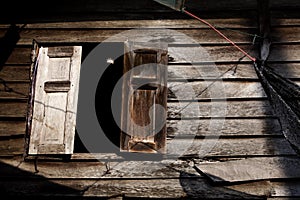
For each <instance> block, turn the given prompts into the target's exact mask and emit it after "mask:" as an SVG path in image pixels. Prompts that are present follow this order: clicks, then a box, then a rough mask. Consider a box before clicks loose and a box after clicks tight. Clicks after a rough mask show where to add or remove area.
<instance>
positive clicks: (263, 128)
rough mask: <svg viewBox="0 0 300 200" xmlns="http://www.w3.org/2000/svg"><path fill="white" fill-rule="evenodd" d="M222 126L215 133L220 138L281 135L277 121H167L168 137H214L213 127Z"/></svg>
mask: <svg viewBox="0 0 300 200" xmlns="http://www.w3.org/2000/svg"><path fill="white" fill-rule="evenodd" d="M218 124H222V125H223V126H222V128H220V129H219V130H218V132H217V134H218V135H220V136H232V137H235V136H237V137H238V136H256V135H257V136H262V135H274V136H275V135H282V133H281V127H280V124H279V122H278V120H277V119H225V120H218V119H209V120H207V119H206V120H182V121H178V120H168V121H167V129H168V136H169V137H173V136H175V135H189V134H193V135H197V136H211V135H215V134H216V133H214V131H213V127H214V126H216V125H218Z"/></svg>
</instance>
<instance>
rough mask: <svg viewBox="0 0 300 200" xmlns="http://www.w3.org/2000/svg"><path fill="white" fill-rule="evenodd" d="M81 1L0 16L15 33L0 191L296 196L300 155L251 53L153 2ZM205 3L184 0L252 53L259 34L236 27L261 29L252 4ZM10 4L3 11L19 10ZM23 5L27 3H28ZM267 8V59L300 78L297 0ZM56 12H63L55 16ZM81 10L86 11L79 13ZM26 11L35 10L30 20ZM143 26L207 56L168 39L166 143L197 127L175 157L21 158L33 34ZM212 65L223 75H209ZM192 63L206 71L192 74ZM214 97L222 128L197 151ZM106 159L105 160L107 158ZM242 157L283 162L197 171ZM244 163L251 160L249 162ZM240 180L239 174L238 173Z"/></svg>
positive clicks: (72, 34)
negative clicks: (222, 177) (215, 175)
mask: <svg viewBox="0 0 300 200" xmlns="http://www.w3.org/2000/svg"><path fill="white" fill-rule="evenodd" d="M72 2H73V1H72ZM85 2H86V3H85V4H84V6H82V2H80V1H79V2H78V1H76V3H75V4H76V5H75V4H74V5H73V6H72V7H68V5H70V3H71V2H69V1H63V4H62V5H64V6H60V7H58V8H57V6H56V4H54V3H53V4H51V5H50V6H49V8H51V9H52V8H53V9H52V11H53V12H52V11H51V9H49V10H48V11H45V12H42V11H41V10H42V9H40V6H38V5H39V4H38V3H37V2H36V3H35V4H34V5H35V6H36V7H35V6H34V7H33V9H36V10H37V12H36V13H34V12H32V11H30V12H28V13H25V14H22V15H20V16H22V17H17V16H15V15H13V16H12V14H10V15H8V16H3V17H2V23H1V24H0V38H2V39H1V41H0V43H1V42H2V43H3V44H4V46H5V45H6V44H7V43H5V42H4V41H7V40H5V38H6V39H9V41H11V42H13V41H14V40H13V38H11V35H7V31H8V30H9V27H11V23H14V22H16V26H17V27H19V28H20V30H19V31H20V32H19V35H20V38H19V40H18V41H17V43H16V45H15V46H14V48H13V49H12V51H11V52H10V51H9V48H8V47H10V46H9V45H6V47H7V48H1V50H2V49H3V50H4V51H5V50H6V51H7V55H8V58H7V59H5V56H3V57H4V58H3V60H4V61H5V62H4V64H3V65H2V66H0V107H1V109H0V160H1V163H0V167H1V170H0V177H1V181H0V188H1V189H0V191H4V192H5V193H6V194H8V195H14V194H23V195H25V196H26V195H27V196H32V195H33V196H35V195H41V196H44V197H45V196H47V195H51V194H53V193H55V194H57V195H58V196H86V197H95V196H97V197H110V198H120V199H122V198H136V197H144V198H162V197H163V198H187V199H189V198H191V197H195V198H199V197H201V198H204V199H216V198H219V199H242V198H243V199H245V198H246V199H266V198H270V199H277V198H279V197H299V196H300V190H299V186H300V181H299V178H300V175H299V173H298V172H297V169H298V168H297V167H299V159H298V157H297V154H296V152H295V151H294V150H293V149H292V148H291V147H290V145H289V143H288V141H287V140H286V139H285V138H284V136H283V135H282V132H281V131H282V130H281V127H280V124H279V121H278V119H277V117H276V116H275V115H274V113H273V111H272V107H271V105H270V102H269V101H268V98H267V96H266V94H265V93H264V90H263V88H262V86H261V83H260V80H259V79H258V77H257V75H256V73H255V70H254V68H253V65H252V62H251V61H250V60H249V59H247V58H243V59H242V57H243V55H242V54H241V53H240V52H239V51H238V50H236V49H235V48H233V47H232V46H231V45H230V44H228V42H226V41H225V40H223V39H222V38H220V37H219V36H218V35H217V34H216V33H215V32H213V31H212V30H211V29H209V28H208V27H206V26H205V25H203V24H201V23H200V22H198V21H195V20H193V19H190V18H189V17H187V16H185V15H183V14H182V13H175V12H174V11H171V10H170V9H168V8H164V7H162V6H160V5H158V4H156V3H154V2H152V1H132V2H130V1H126V3H124V2H125V1H121V0H119V1H118V2H116V4H114V5H111V4H110V3H109V1H104V2H102V1H101V6H100V5H99V4H97V3H96V1H92V0H90V1H85ZM211 2H212V1H201V2H198V1H197V2H196V1H190V2H188V3H187V7H188V8H190V9H191V10H193V11H195V12H196V13H198V15H199V16H203V17H205V18H206V19H207V20H208V21H209V22H211V23H213V24H214V25H216V26H218V27H223V28H226V29H223V30H222V31H223V33H224V34H226V35H227V36H228V37H229V38H231V39H232V40H234V41H235V42H237V44H239V45H240V46H241V47H242V48H243V49H245V50H246V51H249V53H250V54H251V55H253V56H257V55H258V45H257V43H258V42H259V38H256V40H253V39H254V38H253V35H249V34H244V33H250V34H258V32H259V31H258V26H259V24H258V22H257V15H258V13H257V4H256V2H255V1H237V0H234V1H225V0H224V1H218V2H219V3H218V4H215V3H211ZM73 3H74V2H73ZM12 5H13V4H12ZM12 5H11V7H10V8H11V9H16V10H18V9H20V8H15V7H12ZM20 5H21V4H20ZM291 5H294V6H291ZM23 6H25V7H27V8H28V7H30V6H29V5H27V4H26V5H23ZM270 6H271V25H272V27H271V36H272V46H271V55H270V57H269V61H270V65H271V66H272V68H274V69H275V70H276V71H277V72H279V73H280V74H282V75H283V76H284V77H287V78H290V79H292V80H293V81H295V82H296V83H297V84H299V83H300V64H299V61H300V60H299V59H300V57H299V53H300V45H299V41H300V30H299V28H300V16H299V14H298V10H297V9H298V8H299V7H300V5H299V3H298V1H290V2H286V1H281V0H277V1H272V2H271V5H270ZM71 8H72V9H71ZM282 8H285V9H282ZM64 9H66V10H64ZM91 10H92V11H93V12H91ZM62 11H66V13H64V14H63V13H62ZM114 11H117V12H116V13H114ZM67 13H69V14H70V15H67ZM86 13H90V15H89V16H86ZM34 15H35V16H38V17H39V18H32V16H34ZM47 16H48V17H47ZM62 17H63V18H62ZM122 17H123V18H122ZM174 18H177V19H174ZM121 19H126V20H121ZM137 19H139V20H137ZM145 26H147V27H153V28H167V29H171V30H176V31H178V32H180V33H184V34H186V35H187V36H189V37H191V38H193V39H194V40H196V41H197V42H198V43H199V44H200V45H201V47H202V48H203V49H205V50H206V51H207V52H208V53H209V55H210V58H209V59H207V58H205V60H203V59H200V57H199V60H194V62H192V60H186V59H183V58H185V56H184V55H186V54H189V53H190V52H191V51H192V52H193V48H196V47H195V46H193V45H189V44H180V43H176V41H179V40H178V38H177V36H176V35H175V36H173V38H171V40H172V41H175V42H173V44H171V45H169V56H170V58H172V59H171V60H170V62H169V66H168V87H169V88H170V93H169V96H168V119H167V122H168V123H167V127H168V142H169V143H171V142H172V138H174V137H175V135H176V134H179V135H189V134H191V133H192V131H195V130H196V133H197V135H196V137H195V140H194V141H193V145H192V146H191V148H189V149H188V151H187V152H185V155H184V156H183V159H178V160H177V159H176V161H174V160H164V161H162V162H155V161H139V162H138V161H136V162H133V161H131V162H130V161H122V158H120V157H118V156H116V155H111V154H104V155H103V154H101V155H98V156H99V157H100V158H101V161H100V162H99V161H98V160H97V159H95V158H93V157H92V156H91V155H89V154H83V153H77V154H75V155H74V156H73V157H72V159H71V160H69V161H62V160H59V159H58V160H53V159H49V158H40V159H39V160H38V161H37V160H29V161H25V162H23V161H22V155H23V153H24V133H25V116H26V111H27V99H28V92H29V86H30V82H29V73H30V64H31V60H30V53H31V47H32V40H33V39H35V40H37V41H38V42H40V43H44V44H51V45H54V44H55V45H63V44H80V45H83V46H86V45H89V44H97V43H99V42H102V41H104V40H105V39H107V38H108V37H110V36H112V35H114V34H117V33H121V32H122V31H124V30H129V29H132V28H140V27H145ZM229 29H230V30H229ZM166 37H167V36H166ZM151 39H153V38H149V41H150V40H151ZM169 39H170V38H169ZM253 41H254V43H253ZM4 55H5V54H4ZM191 64H192V65H191ZM214 66H216V68H217V69H218V71H219V72H220V74H221V75H222V76H215V74H212V73H210V72H211V69H212V67H214ZM199 71H200V72H203V74H205V76H201V74H200V75H199V74H198V73H196V72H199ZM178 74H179V75H178ZM182 74H184V77H182V76H181V75H182ZM186 80H188V81H187V82H186ZM220 80H222V83H223V85H222V86H223V87H224V88H225V90H224V94H223V95H219V96H218V95H217V96H216V97H214V98H213V99H212V97H211V94H210V93H209V91H214V90H216V89H218V87H217V86H219V85H218V83H219V82H220ZM208 86H209V87H208ZM182 87H183V88H185V87H188V88H192V89H193V90H194V91H195V93H196V94H197V95H196V98H193V99H191V98H187V99H177V98H176V97H175V96H174V94H176V92H177V91H179V90H180V89H182ZM207 88H208V89H207ZM172 91H173V92H172ZM212 100H214V101H212ZM180 102H183V104H188V105H189V106H191V107H194V108H197V107H199V110H200V112H199V113H198V114H197V115H193V114H191V113H187V115H185V116H184V117H185V118H184V119H181V112H182V110H181V109H182V104H181V103H180ZM212 105H215V106H216V105H217V106H220V107H222V106H224V105H225V106H227V113H226V117H225V123H224V125H223V127H222V128H221V129H220V130H219V131H218V132H217V133H215V136H218V137H219V136H220V138H219V140H218V141H217V143H216V145H215V147H214V148H213V149H212V150H211V151H209V152H208V153H207V154H206V156H205V157H204V158H201V157H200V158H199V156H197V154H198V151H199V148H200V147H201V145H202V143H203V141H205V142H209V141H213V139H207V138H206V136H213V135H211V132H210V131H209V125H210V123H212V122H215V123H218V120H219V121H221V120H222V118H220V116H217V115H212V114H211V113H212V110H211V109H212ZM221 117H222V116H221ZM191 128H192V131H191ZM116 134H119V133H116ZM186 142H189V141H188V140H186V139H184V138H183V139H180V144H185V143H186ZM167 145H168V144H167ZM108 157H110V162H109V163H108V162H107V160H106V159H105V158H108ZM246 158H254V159H258V161H257V160H254V161H253V162H261V163H263V164H262V165H266V166H267V167H266V171H265V173H266V174H268V173H271V172H272V171H273V170H274V169H278V170H279V169H281V173H279V174H275V175H272V176H271V175H270V176H268V175H266V176H263V177H262V178H261V179H260V177H261V174H259V173H260V172H257V171H256V172H257V173H258V174H256V175H257V176H256V177H253V176H252V177H251V176H250V178H249V177H248V179H246V181H245V180H244V179H243V178H245V177H239V176H240V175H237V174H235V179H233V180H232V179H231V180H229V183H230V184H228V182H227V183H226V184H224V185H222V184H223V182H221V183H222V184H221V185H215V183H216V182H214V180H212V182H210V181H211V178H207V176H206V175H205V174H203V169H204V171H205V168H204V167H205V166H202V164H203V163H206V162H210V163H213V164H215V163H219V162H220V161H223V162H224V163H225V164H226V163H228V162H234V161H239V160H245V159H246ZM278 159H282V160H281V162H282V163H281V164H280V162H279V161H278V162H275V161H274V160H278ZM287 160H288V161H290V162H291V163H294V164H291V166H289V167H290V168H287V165H288V164H287V163H288V161H287ZM274 163H275V164H274ZM276 163H277V164H276ZM278 163H279V164H278ZM237 165H239V164H238V163H237ZM248 166H249V168H251V166H252V164H249V165H248ZM253 166H255V164H253ZM268 166H269V168H268ZM222 167H224V166H222ZM244 167H245V166H244ZM133 168H134V170H133ZM226 169H228V168H226V166H225V167H224V170H226ZM287 169H288V170H292V171H293V170H294V171H295V173H294V176H293V175H287V171H286V170H287ZM201 170H202V171H201ZM254 174H255V173H254ZM251 178H252V179H251ZM241 179H242V180H243V181H242V182H240V181H239V180H241ZM7 180H8V181H7ZM49 188H51V190H50V189H49Z"/></svg>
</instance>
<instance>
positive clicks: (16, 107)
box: [0, 101, 27, 117]
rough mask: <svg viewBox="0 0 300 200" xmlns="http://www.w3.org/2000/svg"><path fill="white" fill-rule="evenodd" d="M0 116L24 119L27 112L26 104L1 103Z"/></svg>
mask: <svg viewBox="0 0 300 200" xmlns="http://www.w3.org/2000/svg"><path fill="white" fill-rule="evenodd" d="M0 107H1V110H0V115H3V116H7V117H9V116H20V117H25V116H26V112H27V102H26V101H24V102H1V101H0Z"/></svg>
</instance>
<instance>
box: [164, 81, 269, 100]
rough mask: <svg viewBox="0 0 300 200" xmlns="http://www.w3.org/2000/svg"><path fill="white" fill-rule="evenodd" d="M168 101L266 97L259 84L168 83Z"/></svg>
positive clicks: (222, 82) (225, 82) (233, 82)
mask: <svg viewBox="0 0 300 200" xmlns="http://www.w3.org/2000/svg"><path fill="white" fill-rule="evenodd" d="M168 88H169V92H170V93H169V99H175V98H176V97H177V99H180V100H183V99H202V98H212V99H216V98H235V97H236V98H260V97H266V94H265V92H264V89H263V88H262V85H261V83H260V82H246V81H232V82H227V81H215V82H214V81H195V82H169V83H168Z"/></svg>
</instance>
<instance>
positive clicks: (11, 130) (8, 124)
mask: <svg viewBox="0 0 300 200" xmlns="http://www.w3.org/2000/svg"><path fill="white" fill-rule="evenodd" d="M24 134H25V121H0V137H1V136H4V137H7V136H13V135H24Z"/></svg>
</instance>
